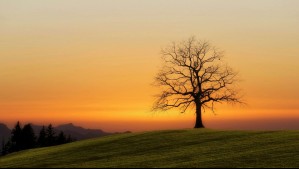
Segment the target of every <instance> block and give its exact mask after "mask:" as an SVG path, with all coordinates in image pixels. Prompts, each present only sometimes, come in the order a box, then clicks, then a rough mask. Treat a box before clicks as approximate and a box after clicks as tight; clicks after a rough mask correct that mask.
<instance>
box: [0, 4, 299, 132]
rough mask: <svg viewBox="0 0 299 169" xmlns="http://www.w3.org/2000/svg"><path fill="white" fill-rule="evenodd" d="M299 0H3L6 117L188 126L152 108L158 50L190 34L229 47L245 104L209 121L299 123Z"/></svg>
mask: <svg viewBox="0 0 299 169" xmlns="http://www.w3.org/2000/svg"><path fill="white" fill-rule="evenodd" d="M298 6H299V1H298V0H242V1H240V0H225V1H223V0H171V1H169V0H88V1H82V0H80V1H79V0H44V1H38V0H27V1H17V0H0V122H4V123H7V124H9V125H10V126H11V125H12V124H13V123H15V122H16V121H17V120H20V121H23V122H33V123H36V124H44V123H50V122H52V123H54V124H60V123H67V122H73V123H75V124H77V125H82V126H84V127H89V128H101V129H104V130H107V131H125V130H131V131H142V130H156V129H174V128H190V127H193V125H194V112H189V113H186V114H180V113H179V112H177V111H169V112H156V113H153V112H150V109H151V105H152V103H153V101H154V98H153V95H154V94H156V93H157V92H158V91H159V90H158V89H156V88H154V87H153V86H151V83H152V82H153V77H154V75H155V73H156V72H157V71H158V67H159V65H160V50H161V48H162V47H165V46H167V45H168V44H169V43H170V42H172V41H180V40H184V39H186V38H189V37H190V36H192V35H195V36H197V37H198V38H200V39H205V40H209V41H210V42H211V43H212V44H214V45H215V46H217V47H219V48H221V49H223V50H225V55H226V61H227V62H228V63H229V65H231V66H232V67H233V68H235V69H236V70H238V71H239V72H240V75H241V79H242V81H241V83H240V87H241V88H243V92H244V93H245V97H244V99H245V100H246V101H247V103H248V105H246V106H233V107H232V106H226V105H219V106H218V107H217V111H216V113H217V115H214V114H212V113H211V112H206V113H204V115H203V116H204V117H203V118H204V123H205V125H206V126H207V127H209V128H223V129H284V128H288V129H299V88H298V87H299V78H298V73H299V9H298Z"/></svg>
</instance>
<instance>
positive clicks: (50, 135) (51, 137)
mask: <svg viewBox="0 0 299 169" xmlns="http://www.w3.org/2000/svg"><path fill="white" fill-rule="evenodd" d="M46 138H47V146H53V145H55V131H54V128H53V126H52V124H50V125H49V126H48V128H47V131H46Z"/></svg>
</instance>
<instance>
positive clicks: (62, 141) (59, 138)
mask: <svg viewBox="0 0 299 169" xmlns="http://www.w3.org/2000/svg"><path fill="white" fill-rule="evenodd" d="M65 143H66V137H65V135H64V133H63V132H62V131H61V132H60V133H59V135H58V136H57V140H56V144H57V145H60V144H65Z"/></svg>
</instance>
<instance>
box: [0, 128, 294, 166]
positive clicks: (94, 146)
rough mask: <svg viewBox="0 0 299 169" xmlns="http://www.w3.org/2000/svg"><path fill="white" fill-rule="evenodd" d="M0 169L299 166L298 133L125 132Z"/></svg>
mask: <svg viewBox="0 0 299 169" xmlns="http://www.w3.org/2000/svg"><path fill="white" fill-rule="evenodd" d="M0 167H299V131H268V132H245V131H217V130H209V129H198V130H194V129H193V130H174V131H155V132H145V133H132V134H121V135H113V136H107V137H102V138H98V139H91V140H85V141H79V142H74V143H71V144H66V145H62V146H56V147H49V148H40V149H34V150H27V151H22V152H18V153H13V154H10V155H8V156H5V157H1V158H0Z"/></svg>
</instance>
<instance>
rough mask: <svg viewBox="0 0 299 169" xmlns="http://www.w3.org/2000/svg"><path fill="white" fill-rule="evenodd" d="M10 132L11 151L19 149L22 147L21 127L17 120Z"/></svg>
mask: <svg viewBox="0 0 299 169" xmlns="http://www.w3.org/2000/svg"><path fill="white" fill-rule="evenodd" d="M11 134H12V136H11V142H12V145H11V146H12V147H11V149H12V151H20V150H21V149H22V127H21V124H20V122H19V121H18V122H17V124H16V125H15V127H14V129H13V130H12V133H11Z"/></svg>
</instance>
